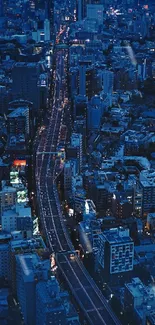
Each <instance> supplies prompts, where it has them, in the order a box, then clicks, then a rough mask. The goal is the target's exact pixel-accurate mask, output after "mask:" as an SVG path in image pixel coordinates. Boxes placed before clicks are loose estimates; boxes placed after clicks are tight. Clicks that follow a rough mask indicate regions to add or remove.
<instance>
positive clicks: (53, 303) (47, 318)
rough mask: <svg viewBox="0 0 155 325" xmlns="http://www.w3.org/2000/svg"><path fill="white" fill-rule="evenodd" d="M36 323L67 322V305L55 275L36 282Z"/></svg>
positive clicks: (41, 324) (60, 323) (38, 324)
mask: <svg viewBox="0 0 155 325" xmlns="http://www.w3.org/2000/svg"><path fill="white" fill-rule="evenodd" d="M36 324H37V325H43V324H46V325H47V324H53V325H58V324H59V325H65V324H67V319H66V310H65V306H64V305H63V303H62V300H61V293H60V287H59V284H58V282H57V280H56V278H55V277H54V276H52V277H51V279H50V280H48V281H39V282H38V283H37V284H36Z"/></svg>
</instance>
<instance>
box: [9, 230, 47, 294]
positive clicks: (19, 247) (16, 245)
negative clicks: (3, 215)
mask: <svg viewBox="0 0 155 325" xmlns="http://www.w3.org/2000/svg"><path fill="white" fill-rule="evenodd" d="M45 251H46V246H45V243H44V241H43V239H42V237H41V236H37V235H36V236H33V238H24V233H23V232H22V231H14V232H12V233H11V241H10V274H11V288H12V292H13V294H14V295H16V293H17V292H16V291H17V286H16V255H18V254H25V253H30V254H31V253H33V252H37V253H38V254H39V255H40V256H42V255H43V254H44V252H45Z"/></svg>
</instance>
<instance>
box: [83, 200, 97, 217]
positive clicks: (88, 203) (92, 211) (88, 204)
mask: <svg viewBox="0 0 155 325" xmlns="http://www.w3.org/2000/svg"><path fill="white" fill-rule="evenodd" d="M94 219H96V207H95V204H94V202H93V201H92V200H90V199H87V200H85V209H84V213H83V220H84V221H88V220H94Z"/></svg>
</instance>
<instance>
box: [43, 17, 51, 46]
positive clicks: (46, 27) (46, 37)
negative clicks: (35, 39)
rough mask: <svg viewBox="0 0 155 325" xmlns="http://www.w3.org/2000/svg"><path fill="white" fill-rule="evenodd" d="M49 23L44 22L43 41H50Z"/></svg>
mask: <svg viewBox="0 0 155 325" xmlns="http://www.w3.org/2000/svg"><path fill="white" fill-rule="evenodd" d="M50 38H51V35H50V21H49V20H48V19H45V20H44V40H45V41H50Z"/></svg>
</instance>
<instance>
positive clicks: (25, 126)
mask: <svg viewBox="0 0 155 325" xmlns="http://www.w3.org/2000/svg"><path fill="white" fill-rule="evenodd" d="M8 133H9V134H10V135H11V134H12V135H18V134H22V133H23V134H25V135H26V136H28V135H29V133H30V121H29V108H28V107H19V108H17V109H15V110H13V111H12V112H11V113H10V114H9V115H8Z"/></svg>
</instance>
